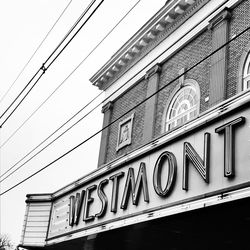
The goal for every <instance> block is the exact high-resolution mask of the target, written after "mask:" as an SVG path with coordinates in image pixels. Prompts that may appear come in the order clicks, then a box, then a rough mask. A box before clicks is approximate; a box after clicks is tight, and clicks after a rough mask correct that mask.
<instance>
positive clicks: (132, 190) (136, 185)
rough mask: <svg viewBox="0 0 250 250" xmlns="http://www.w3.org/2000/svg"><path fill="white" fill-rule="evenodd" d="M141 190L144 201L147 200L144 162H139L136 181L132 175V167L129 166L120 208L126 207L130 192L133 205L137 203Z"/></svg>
mask: <svg viewBox="0 0 250 250" xmlns="http://www.w3.org/2000/svg"><path fill="white" fill-rule="evenodd" d="M141 190H142V191H143V195H144V201H145V202H149V193H148V183H147V174H146V166H145V163H144V162H141V164H140V169H139V171H138V175H137V178H136V182H135V176H134V169H133V168H129V170H128V175H127V180H126V184H125V188H124V192H123V197H122V203H121V209H126V208H127V206H128V200H129V196H130V194H131V195H132V202H133V205H137V204H138V201H139V194H140V193H141Z"/></svg>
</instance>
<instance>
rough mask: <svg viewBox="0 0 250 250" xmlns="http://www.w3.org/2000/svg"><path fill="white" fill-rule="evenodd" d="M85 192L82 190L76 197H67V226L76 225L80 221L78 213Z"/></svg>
mask: <svg viewBox="0 0 250 250" xmlns="http://www.w3.org/2000/svg"><path fill="white" fill-rule="evenodd" d="M84 194H85V191H84V190H82V192H81V194H80V193H76V196H74V195H71V196H70V197H69V225H70V226H74V225H77V224H78V222H79V219H80V213H81V208H82V203H83V198H84Z"/></svg>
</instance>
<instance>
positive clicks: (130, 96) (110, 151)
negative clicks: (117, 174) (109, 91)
mask: <svg viewBox="0 0 250 250" xmlns="http://www.w3.org/2000/svg"><path fill="white" fill-rule="evenodd" d="M146 92H147V81H146V80H143V81H142V82H139V83H137V84H136V86H134V87H133V88H132V89H130V90H128V91H127V92H126V93H124V94H123V95H122V96H120V97H119V98H118V99H117V100H116V101H115V102H114V106H113V113H112V118H111V122H112V121H114V120H116V119H117V118H118V117H120V116H121V115H122V114H124V113H125V112H127V111H128V110H130V109H131V108H133V107H134V106H135V105H137V104H138V103H140V102H141V101H143V100H144V99H145V98H146ZM132 113H134V123H133V130H132V143H131V145H128V146H125V147H123V148H121V149H120V150H118V151H116V145H117V137H118V129H119V122H121V121H123V120H124V119H126V118H127V117H128V116H130V115H131V114H132ZM144 117H145V103H144V104H142V105H140V106H139V107H137V108H136V109H134V110H133V111H131V112H130V113H129V114H127V115H125V116H124V117H122V118H121V119H119V120H118V121H116V122H115V123H114V124H112V125H111V126H110V134H109V140H108V148H107V158H106V162H109V161H111V160H113V159H115V158H117V157H119V156H121V155H123V154H125V153H127V152H129V151H132V150H134V149H136V148H137V147H138V146H140V145H141V144H142V140H143V126H144Z"/></svg>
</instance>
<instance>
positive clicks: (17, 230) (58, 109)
mask: <svg viewBox="0 0 250 250" xmlns="http://www.w3.org/2000/svg"><path fill="white" fill-rule="evenodd" d="M90 2H91V0H88V1H85V0H72V1H70V0H53V1H51V0H35V1H34V0H22V1H20V0H8V1H1V8H0V25H1V29H0V30H1V32H2V34H1V40H0V50H1V52H0V69H1V74H0V100H1V101H0V115H1V114H2V113H3V112H4V111H5V110H6V108H7V107H8V106H9V104H10V103H11V102H12V101H13V100H14V98H15V97H16V96H17V94H18V93H19V92H20V91H21V90H22V89H23V88H24V86H25V85H26V84H27V83H28V81H29V80H30V79H31V78H32V76H33V75H34V74H35V73H36V71H37V70H38V69H39V68H40V67H41V65H42V63H43V62H44V61H45V60H46V59H47V57H48V56H49V55H50V53H51V52H52V51H53V50H54V49H55V48H56V46H57V45H58V44H59V42H60V41H61V39H62V38H63V37H64V36H65V34H66V33H67V32H68V30H69V29H70V28H71V26H72V25H73V24H74V22H75V21H76V20H77V18H78V17H79V16H80V15H81V14H82V12H83V11H84V9H85V8H86V7H87V5H89V3H90ZM100 2H101V1H100V0H97V3H100ZM137 2H138V4H137V5H136V7H135V8H134V9H133V10H132V11H131V12H130V14H129V15H128V16H127V17H126V18H125V19H124V20H123V21H122V22H121V23H120V24H119V25H118V26H117V28H116V29H115V30H114V31H113V32H112V33H111V34H110V35H109V36H108V37H107V38H106V39H105V40H104V41H103V42H102V44H101V45H100V46H99V47H98V48H97V49H96V50H95V51H94V52H93V53H92V54H91V55H90V56H89V57H88V58H87V59H85V58H86V56H87V55H88V54H89V53H90V51H91V50H92V49H93V48H94V47H95V46H96V45H97V44H98V43H99V42H100V41H101V40H102V39H103V38H104V37H105V36H106V34H107V33H108V32H109V31H110V30H111V29H112V28H113V27H114V26H115V25H116V24H117V22H118V21H119V20H120V19H121V18H122V17H123V16H124V15H125V14H126V13H127V12H128V11H129V10H130V9H131V8H132V7H133V6H134V5H135V4H136V3H137ZM165 2H166V0H157V1H152V0H141V1H138V0H126V1H124V0H104V2H103V3H102V4H101V6H100V7H99V9H98V10H97V12H96V13H95V14H94V15H93V16H92V18H91V19H90V20H89V21H88V23H87V24H86V25H85V26H84V27H83V29H82V30H81V31H80V32H79V33H78V35H77V36H76V37H75V39H74V40H73V41H72V42H71V43H70V44H69V46H68V47H67V48H66V49H65V50H64V51H63V53H62V54H61V55H60V56H59V57H58V59H57V60H56V61H55V62H54V63H53V64H52V65H51V67H50V68H49V69H48V70H47V71H46V73H45V74H44V76H43V77H42V78H41V80H40V81H39V82H38V83H37V85H36V86H35V87H34V89H33V90H32V91H31V92H30V94H29V95H28V96H27V98H26V99H25V100H24V101H23V103H22V104H21V105H20V106H19V108H18V109H17V110H16V111H15V112H14V113H13V115H12V116H11V117H10V118H9V119H8V120H7V122H6V123H5V124H4V125H3V127H2V128H1V129H0V145H1V146H0V147H1V148H0V171H1V174H3V173H5V172H6V171H7V170H8V169H9V168H11V167H13V166H14V165H15V164H16V163H17V162H18V161H19V160H20V159H22V158H23V157H24V156H25V155H26V154H27V153H29V152H30V151H31V150H32V149H34V148H35V147H36V146H37V145H39V143H41V142H42V141H43V140H44V139H45V138H47V137H48V136H49V135H50V134H52V133H53V132H54V131H55V130H56V129H57V128H58V127H60V126H61V125H62V124H63V123H64V122H66V121H67V120H68V119H69V118H70V117H72V116H73V115H74V114H75V113H76V112H77V111H79V110H80V109H81V108H82V107H83V106H84V105H86V104H87V103H88V102H89V101H90V100H91V99H92V98H94V97H95V96H96V95H98V94H99V93H100V91H99V90H98V89H97V88H96V87H94V86H92V84H91V83H90V82H89V79H90V77H91V76H93V74H95V73H96V72H97V71H98V69H99V68H100V67H101V66H103V65H104V64H105V62H107V60H108V59H109V58H110V57H111V56H112V54H113V53H115V52H116V51H117V50H118V49H119V48H120V47H121V46H122V45H123V44H124V43H125V42H126V41H127V40H128V39H129V38H130V37H131V36H132V35H133V34H134V33H135V32H136V31H137V30H138V29H139V28H140V27H141V26H142V25H143V24H144V23H145V22H146V21H147V20H148V19H149V18H151V17H152V16H153V15H154V14H155V13H156V12H157V11H158V10H159V9H160V8H161V7H162V6H163V5H164V4H165ZM66 6H67V8H66ZM95 6H96V5H95ZM65 8H66V10H65ZM63 10H65V12H64V14H63V15H62V16H61V18H60V19H59V21H58V22H57V24H56V25H55V26H54V28H53V30H52V31H51V33H50V34H49V35H48V36H47V38H46V40H45V41H44V43H43V44H42V46H41V47H40V48H39V50H38V51H37V53H36V54H35V56H34V57H33V58H32V60H31V61H30V62H29V64H28V66H27V67H26V68H25V70H24V72H23V73H22V74H21V75H20V77H19V78H18V80H17V81H16V82H14V81H15V79H16V78H17V76H18V74H19V73H20V72H21V70H22V69H23V67H24V66H25V64H26V63H27V62H28V60H29V59H30V57H31V56H32V54H33V53H34V52H35V50H36V49H37V47H38V46H39V44H40V43H41V42H42V40H43V39H44V38H45V36H46V34H47V33H48V32H49V30H50V29H51V27H52V26H53V24H55V22H56V20H57V19H58V18H59V16H60V15H61V14H62V12H63ZM83 60H84V61H83ZM82 61H83V62H82ZM81 62H82V63H81ZM80 63H81V65H80V66H79V67H78V69H77V70H75V69H76V67H77V66H78V65H79V64H80ZM74 70H75V71H74ZM73 71H74V73H72V72H73ZM71 73H72V74H71ZM69 75H70V77H68V76H69ZM65 79H67V80H65ZM11 86H12V87H11ZM10 87H11V88H10ZM53 92H54V93H53ZM52 93H53V94H52ZM48 97H49V98H48ZM103 98H104V96H103V95H102V96H101V97H100V98H99V99H97V100H96V101H95V102H94V103H93V104H92V106H90V107H88V109H85V110H84V111H83V112H81V113H80V114H79V115H78V116H77V117H76V118H75V119H74V120H73V121H72V122H71V123H70V124H69V125H67V126H66V127H64V128H63V129H61V130H59V131H58V133H57V134H56V135H54V137H52V138H50V140H49V141H48V142H46V143H44V144H43V145H41V146H40V147H39V148H37V149H36V150H35V151H34V152H32V153H31V154H30V155H29V156H28V157H26V158H25V159H23V160H22V161H21V162H20V163H18V164H17V165H15V166H14V167H13V170H15V169H16V168H18V167H19V166H20V165H21V164H22V163H24V162H25V161H26V160H28V159H29V158H30V157H32V155H34V154H35V153H36V152H38V151H39V150H40V149H42V148H43V146H45V145H46V144H48V143H49V142H50V141H51V140H53V138H55V137H56V136H57V135H59V134H60V133H62V132H63V131H64V130H65V129H67V128H68V127H69V126H70V125H72V124H73V123H74V122H76V121H77V120H79V119H80V118H81V117H83V116H84V114H86V113H87V112H88V111H89V110H90V109H91V108H93V107H94V106H95V105H97V104H99V103H101V101H102V100H103ZM46 99H48V100H47V101H45V100H46ZM100 110H101V108H100V107H99V108H98V109H96V110H95V111H94V112H92V113H91V115H89V116H88V117H87V118H85V119H83V120H82V121H81V122H79V123H78V124H77V125H76V126H74V127H73V129H71V130H70V131H69V132H67V133H66V134H65V135H64V136H62V137H61V138H60V139H59V140H57V141H56V142H55V143H53V144H52V145H51V146H49V147H48V148H47V149H46V150H44V151H42V153H40V154H38V155H37V156H36V157H34V158H33V159H32V160H30V161H29V162H28V163H27V164H24V165H23V167H22V168H20V170H19V171H16V172H15V174H13V175H11V176H10V177H8V178H7V179H6V180H4V181H2V183H1V184H0V185H1V193H2V192H4V191H5V190H7V189H8V188H10V187H12V186H13V185H15V184H17V183H18V182H19V181H21V180H23V179H24V178H26V177H27V176H29V175H30V174H32V173H34V172H35V171H37V170H39V169H41V168H42V167H44V166H45V165H47V164H48V163H50V162H51V161H53V160H55V159H56V158H57V157H59V156H60V155H62V154H63V153H65V152H66V151H67V150H69V149H71V148H73V147H74V146H75V145H77V144H79V143H80V142H82V141H83V140H84V139H86V138H88V137H89V136H91V135H92V134H94V133H95V132H96V131H98V130H100V129H101V126H102V114H101V111H100ZM10 111H11V110H10ZM8 114H9V113H8ZM8 114H6V115H5V116H4V117H3V118H2V119H0V123H1V124H2V122H3V121H4V118H6V117H7V115H8ZM99 143H100V135H99V136H96V137H95V138H93V139H91V140H90V141H89V142H87V143H86V144H84V145H82V146H81V147H79V148H78V149H77V150H74V151H73V152H72V153H70V154H69V155H67V156H66V157H64V158H62V159H61V160H60V161H58V162H56V163H55V164H53V165H51V166H50V167H49V168H47V169H46V170H45V171H43V172H41V173H39V174H38V175H36V176H34V177H33V178H31V179H29V180H28V181H26V182H25V183H23V184H22V185H20V186H18V187H17V188H15V189H13V190H11V191H9V192H8V193H6V194H4V195H2V196H1V219H0V221H1V233H7V234H9V236H10V238H11V239H12V240H13V241H14V242H15V243H16V244H18V243H19V241H20V235H21V229H22V225H23V219H24V213H25V199H26V194H27V193H29V194H30V193H51V192H55V191H56V190H58V189H60V188H62V187H63V186H65V185H67V184H69V183H71V182H73V181H74V180H76V179H78V178H80V177H82V176H84V175H85V174H87V173H89V172H91V171H93V170H94V169H96V167H97V160H98V153H99ZM4 177H6V175H5V176H3V178H4Z"/></svg>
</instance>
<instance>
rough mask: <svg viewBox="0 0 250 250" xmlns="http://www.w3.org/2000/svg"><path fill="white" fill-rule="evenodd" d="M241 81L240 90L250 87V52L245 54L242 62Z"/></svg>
mask: <svg viewBox="0 0 250 250" xmlns="http://www.w3.org/2000/svg"><path fill="white" fill-rule="evenodd" d="M239 78H240V82H241V84H240V85H241V89H240V91H242V90H243V91H244V90H247V89H249V88H250V52H249V51H248V52H247V53H244V54H243V63H241V67H240V76H239Z"/></svg>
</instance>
